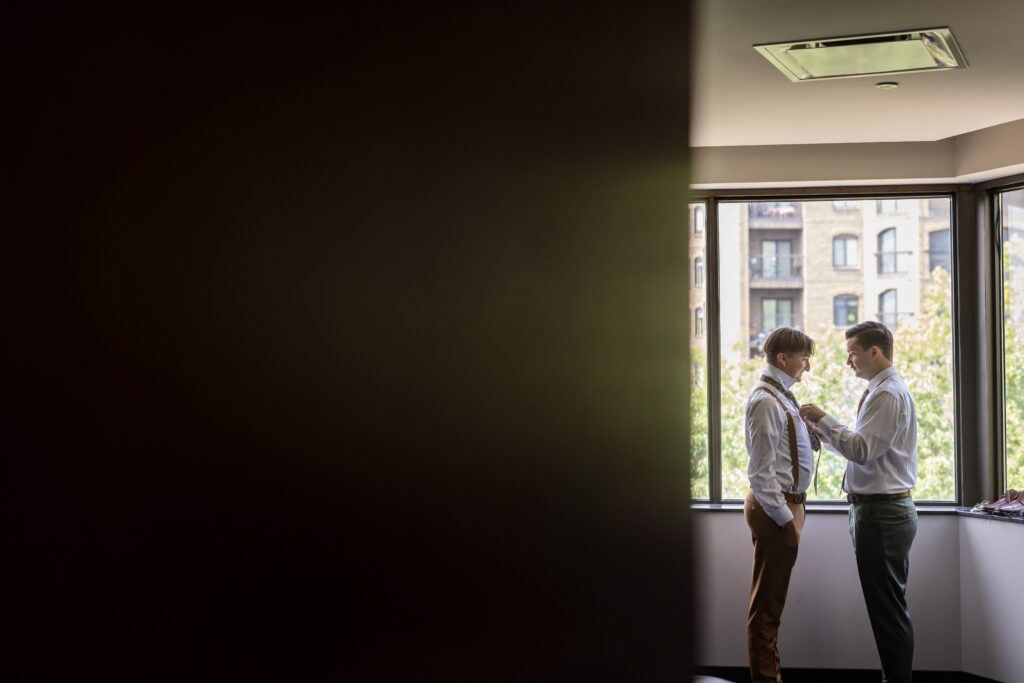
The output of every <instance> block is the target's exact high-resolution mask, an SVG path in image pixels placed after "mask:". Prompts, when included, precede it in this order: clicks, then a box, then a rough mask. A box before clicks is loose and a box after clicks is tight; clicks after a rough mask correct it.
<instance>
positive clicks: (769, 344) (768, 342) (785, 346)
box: [764, 327, 814, 365]
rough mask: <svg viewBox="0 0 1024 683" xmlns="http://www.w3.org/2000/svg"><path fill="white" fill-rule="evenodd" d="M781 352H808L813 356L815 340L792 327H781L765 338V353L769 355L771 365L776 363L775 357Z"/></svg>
mask: <svg viewBox="0 0 1024 683" xmlns="http://www.w3.org/2000/svg"><path fill="white" fill-rule="evenodd" d="M780 353H806V354H807V355H808V356H813V355H814V340H813V339H811V338H810V337H808V336H807V335H806V334H804V333H803V332H801V331H800V330H794V329H793V328H792V327H779V328H777V329H774V330H772V332H771V334H769V335H768V338H767V339H765V340H764V355H765V356H767V357H768V363H769V364H770V365H775V359H776V357H777V356H778V355H779V354H780Z"/></svg>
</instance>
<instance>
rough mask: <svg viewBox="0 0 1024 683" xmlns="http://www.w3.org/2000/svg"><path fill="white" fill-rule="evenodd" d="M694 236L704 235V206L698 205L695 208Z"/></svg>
mask: <svg viewBox="0 0 1024 683" xmlns="http://www.w3.org/2000/svg"><path fill="white" fill-rule="evenodd" d="M693 234H694V235H703V234H704V205H703V204H697V205H696V206H694V207H693Z"/></svg>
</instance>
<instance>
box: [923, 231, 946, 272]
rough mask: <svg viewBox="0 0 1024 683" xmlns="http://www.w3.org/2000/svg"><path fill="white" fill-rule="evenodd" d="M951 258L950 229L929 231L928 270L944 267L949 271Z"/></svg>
mask: <svg viewBox="0 0 1024 683" xmlns="http://www.w3.org/2000/svg"><path fill="white" fill-rule="evenodd" d="M949 260H950V248H949V230H935V231H933V232H930V233H928V272H929V273H930V272H932V271H933V270H935V269H936V268H942V269H943V270H945V271H946V272H947V273H948V272H949Z"/></svg>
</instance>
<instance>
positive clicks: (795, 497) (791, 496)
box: [782, 491, 807, 505]
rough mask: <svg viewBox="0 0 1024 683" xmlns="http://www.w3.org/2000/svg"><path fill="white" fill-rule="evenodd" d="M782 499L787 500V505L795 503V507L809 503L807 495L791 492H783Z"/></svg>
mask: <svg viewBox="0 0 1024 683" xmlns="http://www.w3.org/2000/svg"><path fill="white" fill-rule="evenodd" d="M782 497H783V498H785V499H786V502H787V503H793V504H794V505H800V504H801V503H804V502H806V501H807V493H806V492H804V493H790V492H789V491H783V492H782Z"/></svg>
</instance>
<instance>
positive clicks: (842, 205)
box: [832, 199, 860, 211]
mask: <svg viewBox="0 0 1024 683" xmlns="http://www.w3.org/2000/svg"><path fill="white" fill-rule="evenodd" d="M859 208H860V202H858V201H856V200H850V199H835V200H833V201H832V210H833V211H856V210H857V209H859Z"/></svg>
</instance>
